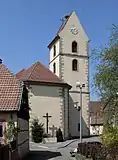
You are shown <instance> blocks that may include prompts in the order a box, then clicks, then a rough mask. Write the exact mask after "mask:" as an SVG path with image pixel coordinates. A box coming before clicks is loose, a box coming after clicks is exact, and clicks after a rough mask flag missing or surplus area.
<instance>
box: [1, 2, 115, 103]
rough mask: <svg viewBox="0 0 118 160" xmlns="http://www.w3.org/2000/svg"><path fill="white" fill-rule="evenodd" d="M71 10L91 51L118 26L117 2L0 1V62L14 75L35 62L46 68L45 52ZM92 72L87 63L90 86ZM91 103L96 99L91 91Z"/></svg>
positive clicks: (47, 53) (47, 54)
mask: <svg viewBox="0 0 118 160" xmlns="http://www.w3.org/2000/svg"><path fill="white" fill-rule="evenodd" d="M73 10H75V11H76V13H77V16H78V18H79V20H80V22H81V24H82V25H83V26H84V29H85V31H86V33H87V35H88V37H89V39H90V46H89V48H90V49H89V54H90V53H91V50H92V49H94V48H96V47H99V46H100V45H102V46H104V45H105V44H106V43H107V42H108V37H109V32H108V28H110V27H111V25H112V24H115V25H118V0H99V1H98V0H58V1H56V0H0V58H2V59H3V63H4V64H5V65H6V66H7V67H8V68H9V69H10V70H11V71H12V72H13V73H17V72H18V71H20V70H21V69H22V68H28V67H29V66H31V65H32V64H33V63H35V62H36V61H40V62H41V63H43V64H44V65H46V66H48V63H49V50H48V48H47V46H48V44H49V43H50V41H51V40H52V39H53V38H54V36H55V34H56V32H57V30H58V28H59V27H60V25H61V21H60V19H61V18H62V17H63V16H64V15H66V14H70V13H71V12H72V11H73ZM94 72H95V69H94V67H93V65H92V64H91V63H90V86H91V84H92V75H93V73H94ZM90 91H91V99H92V100H96V99H97V97H96V95H95V94H94V91H93V90H92V88H91V90H90Z"/></svg>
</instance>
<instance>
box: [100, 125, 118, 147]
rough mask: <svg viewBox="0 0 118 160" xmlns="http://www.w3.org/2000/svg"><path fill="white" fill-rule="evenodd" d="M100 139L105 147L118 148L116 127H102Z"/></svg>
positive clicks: (117, 130) (117, 128)
mask: <svg viewBox="0 0 118 160" xmlns="http://www.w3.org/2000/svg"><path fill="white" fill-rule="evenodd" d="M101 139H102V143H103V145H104V146H105V147H108V148H113V147H118V127H116V126H115V127H113V126H109V125H107V126H104V129H103V133H102V135H101Z"/></svg>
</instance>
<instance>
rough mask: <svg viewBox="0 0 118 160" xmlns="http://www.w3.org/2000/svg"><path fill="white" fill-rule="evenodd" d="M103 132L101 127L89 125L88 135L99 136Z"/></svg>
mask: <svg viewBox="0 0 118 160" xmlns="http://www.w3.org/2000/svg"><path fill="white" fill-rule="evenodd" d="M102 131H103V125H100V126H98V125H96V126H91V125H90V135H101V134H102Z"/></svg>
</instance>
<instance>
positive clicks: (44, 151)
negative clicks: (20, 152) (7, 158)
mask: <svg viewBox="0 0 118 160" xmlns="http://www.w3.org/2000/svg"><path fill="white" fill-rule="evenodd" d="M85 141H100V139H99V137H91V138H85V139H83V142H85ZM78 143H79V139H76V140H67V141H65V142H62V143H47V144H42V143H40V144H36V143H33V142H30V153H29V156H28V157H27V158H26V159H28V160H75V158H74V157H71V156H70V151H71V150H73V149H74V148H76V147H77V145H78Z"/></svg>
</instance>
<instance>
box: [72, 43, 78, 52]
mask: <svg viewBox="0 0 118 160" xmlns="http://www.w3.org/2000/svg"><path fill="white" fill-rule="evenodd" d="M72 52H74V53H76V52H77V42H75V41H74V42H72Z"/></svg>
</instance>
